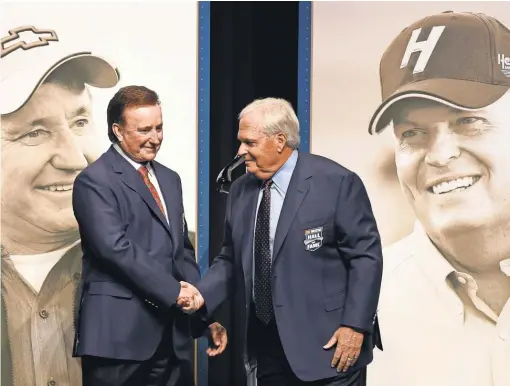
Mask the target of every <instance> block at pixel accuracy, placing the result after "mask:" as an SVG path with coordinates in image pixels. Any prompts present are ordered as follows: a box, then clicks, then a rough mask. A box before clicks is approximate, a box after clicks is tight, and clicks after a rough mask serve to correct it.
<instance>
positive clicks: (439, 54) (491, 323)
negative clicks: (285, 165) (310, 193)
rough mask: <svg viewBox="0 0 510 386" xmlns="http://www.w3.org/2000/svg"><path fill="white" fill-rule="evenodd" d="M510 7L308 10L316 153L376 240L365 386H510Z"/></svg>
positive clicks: (319, 6)
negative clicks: (379, 278)
mask: <svg viewBox="0 0 510 386" xmlns="http://www.w3.org/2000/svg"><path fill="white" fill-rule="evenodd" d="M509 27H510V4H508V2H357V3H354V2H316V3H314V4H313V62H312V64H313V65H312V67H313V73H312V75H313V76H312V122H311V151H312V152H313V153H317V154H321V155H325V156H328V157H330V158H332V159H334V160H336V161H338V162H340V163H342V164H343V165H345V166H347V167H348V168H350V169H351V170H353V171H355V172H357V173H358V174H359V175H360V176H361V178H362V179H363V181H364V182H365V184H366V186H367V190H368V192H369V195H370V199H371V202H372V205H373V209H374V213H375V216H376V219H377V222H378V226H379V229H380V232H381V235H382V240H383V247H384V250H383V254H384V256H383V257H384V274H383V282H382V289H381V296H380V301H379V310H378V315H379V322H380V328H381V335H382V342H383V347H384V350H383V351H380V350H376V351H375V354H374V361H373V363H372V364H370V365H369V369H368V385H369V386H432V385H433V386H504V385H510V367H509V366H508V363H509V359H510V302H509V296H510V277H509V276H510V113H509V112H510V30H509V29H508V28H509Z"/></svg>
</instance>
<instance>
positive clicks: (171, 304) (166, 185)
mask: <svg viewBox="0 0 510 386" xmlns="http://www.w3.org/2000/svg"><path fill="white" fill-rule="evenodd" d="M107 115H108V135H109V137H110V140H111V141H112V143H113V145H112V146H111V147H110V149H109V150H108V151H107V152H106V153H104V154H103V155H102V156H101V157H100V158H99V159H98V160H97V161H96V162H94V163H92V164H91V165H89V166H88V167H87V168H85V169H84V170H83V171H82V172H81V173H80V174H79V176H78V177H77V178H76V180H75V183H74V190H73V208H74V213H75V216H76V219H77V221H78V225H79V229H80V235H81V240H82V249H83V278H82V284H83V295H82V300H81V305H80V309H79V316H78V319H77V327H76V330H77V332H76V338H75V353H74V355H75V356H80V357H82V369H83V385H84V386H102V385H105V386H106V385H108V386H121V385H122V386H131V385H132V386H156V385H157V386H162V385H165V386H167V385H170V384H171V385H179V386H180V385H182V386H191V385H193V376H192V360H193V358H192V357H193V350H192V343H193V342H192V333H191V331H192V329H191V327H192V325H194V326H195V325H196V326H197V327H200V324H202V319H199V318H195V319H196V321H197V322H199V323H198V324H197V323H191V321H190V317H189V316H188V315H186V314H185V313H183V312H182V310H180V309H179V308H178V305H177V300H178V298H179V297H185V296H189V292H190V290H189V289H187V288H182V287H181V284H180V283H179V282H180V281H187V282H188V281H189V282H191V283H197V282H198V281H199V279H200V273H199V270H198V266H197V264H196V262H195V258H194V250H193V246H192V244H191V242H190V240H189V238H188V229H187V224H186V219H185V216H184V209H183V203H182V188H181V181H180V178H179V176H178V174H177V173H175V172H174V171H172V170H170V169H168V168H166V167H164V166H163V165H161V164H160V163H158V162H156V161H155V160H154V158H155V157H156V154H157V153H158V150H159V149H160V146H161V142H162V140H163V120H162V113H161V107H160V104H159V99H158V95H157V94H156V93H155V92H154V91H152V90H149V89H147V88H145V87H141V86H128V87H124V88H122V89H120V90H119V91H118V92H117V93H116V94H115V96H114V97H113V98H112V100H111V101H110V103H109V105H108V111H107ZM197 315H198V314H197ZM204 326H205V324H204ZM210 330H211V334H212V336H213V339H214V340H215V341H221V344H220V345H219V347H217V348H215V349H212V350H211V349H210V350H209V354H210V355H215V354H218V353H220V352H222V351H223V350H224V349H225V346H226V333H225V330H224V328H223V327H221V325H219V324H217V323H213V324H211V325H210ZM196 331H197V332H198V331H199V330H198V329H197V330H196ZM195 336H197V334H195Z"/></svg>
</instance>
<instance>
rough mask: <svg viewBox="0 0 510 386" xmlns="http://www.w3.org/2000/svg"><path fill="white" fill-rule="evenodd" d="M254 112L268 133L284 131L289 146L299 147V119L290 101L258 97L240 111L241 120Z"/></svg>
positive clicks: (271, 134) (270, 134) (273, 133)
mask: <svg viewBox="0 0 510 386" xmlns="http://www.w3.org/2000/svg"><path fill="white" fill-rule="evenodd" d="M252 113H256V114H258V115H259V116H260V118H261V120H262V124H263V126H262V128H263V131H264V132H265V133H266V134H267V135H269V136H273V135H275V134H279V133H283V134H285V136H286V137H287V143H286V145H287V146H288V147H290V148H291V149H297V148H298V147H299V121H298V118H297V116H296V113H295V112H294V109H293V108H292V105H291V104H290V103H289V102H288V101H286V100H285V99H281V98H264V99H256V100H254V101H253V102H251V103H250V104H248V105H247V106H246V107H245V108H244V109H243V110H242V111H241V112H240V113H239V120H241V119H243V118H244V117H245V116H247V115H248V114H252Z"/></svg>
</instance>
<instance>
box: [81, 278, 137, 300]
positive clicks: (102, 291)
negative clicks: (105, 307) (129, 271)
mask: <svg viewBox="0 0 510 386" xmlns="http://www.w3.org/2000/svg"><path fill="white" fill-rule="evenodd" d="M87 292H88V293H89V294H90V295H108V296H113V297H116V298H124V299H130V298H132V297H133V292H132V291H131V290H129V289H127V288H126V287H124V286H123V285H121V284H118V283H114V282H111V281H93V282H91V283H89V288H88V291H87Z"/></svg>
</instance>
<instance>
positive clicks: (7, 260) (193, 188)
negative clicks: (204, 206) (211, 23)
mask: <svg viewBox="0 0 510 386" xmlns="http://www.w3.org/2000/svg"><path fill="white" fill-rule="evenodd" d="M0 17H1V22H0V25H1V31H0V35H1V38H2V41H1V43H2V57H1V59H0V64H1V67H0V78H1V85H0V87H1V91H0V93H1V109H2V110H1V114H2V117H1V118H2V121H1V123H2V127H1V129H2V146H1V156H2V157H1V173H2V176H1V177H2V179H1V188H2V229H1V231H2V234H1V236H2V278H1V279H2V303H1V304H2V315H1V318H2V320H1V322H2V331H1V332H2V382H1V383H2V385H6V386H7V385H12V384H14V385H15V386H25V385H72V386H79V385H81V374H80V373H81V368H80V363H79V361H78V359H73V358H71V349H72V345H73V333H74V331H73V326H72V311H73V309H74V304H73V303H74V301H73V298H74V294H75V292H76V285H77V283H78V282H79V279H80V271H81V250H80V246H79V238H78V237H79V236H78V233H77V224H76V221H75V219H74V216H73V211H72V206H71V189H72V182H73V181H74V178H75V177H76V175H77V173H78V172H79V171H80V170H81V169H83V168H84V167H85V166H86V165H87V164H88V163H90V162H92V161H94V160H95V159H97V157H98V156H99V155H101V154H102V153H103V152H104V151H106V150H107V149H108V146H109V145H110V143H109V140H108V138H107V124H106V107H107V104H108V101H109V100H110V98H111V97H112V96H113V94H114V93H115V92H116V91H117V90H118V89H119V88H120V87H122V86H126V85H131V84H137V85H144V86H147V87H149V88H152V89H153V90H155V91H156V92H157V93H158V94H159V96H160V99H161V105H162V109H163V120H164V141H163V144H162V147H161V150H160V152H159V154H158V156H157V160H158V161H159V162H161V163H163V164H164V165H166V166H168V167H170V168H172V169H174V170H175V171H176V172H178V173H179V174H180V176H181V179H182V185H183V192H184V209H185V214H186V218H187V221H188V226H189V229H190V233H191V237H192V241H193V242H195V237H194V234H195V231H196V222H197V221H196V218H197V208H196V202H197V194H196V192H197V73H198V69H197V61H198V54H197V53H198V44H197V42H198V5H197V3H195V2H189V1H183V2H168V3H164V2H150V1H149V2H148V1H144V2H143V3H142V2H137V3H134V2H124V3H119V2H111V3H108V2H101V3H99V2H85V1H84V2H72V3H64V2H58V3H57V2H53V3H50V2H37V3H30V4H29V3H23V2H11V3H3V4H2V10H1V12H0ZM80 52H91V53H92V54H93V55H99V56H101V57H102V58H104V60H103V59H97V58H90V57H88V58H84V57H82V58H81V59H75V60H73V61H69V63H70V64H68V65H62V66H60V67H59V68H58V69H56V70H55V71H53V72H52V73H51V74H49V76H50V78H51V81H48V83H46V84H44V85H42V86H41V87H40V88H39V89H38V90H37V91H36V92H32V91H33V89H34V88H35V86H36V84H37V83H38V82H39V81H40V79H42V77H43V76H46V75H48V74H47V72H48V71H49V70H50V69H51V68H53V67H55V66H56V65H57V63H59V62H60V61H61V60H63V59H64V58H66V57H68V55H73V54H77V53H80ZM116 70H117V71H118V75H120V78H119V79H117V77H118V75H117V74H116ZM83 81H86V82H88V84H86V88H85V90H84V89H83ZM25 101H26V102H27V103H26V104H24V105H23V103H24V102H25ZM22 105H23V107H22V108H21V109H19V110H18V108H19V107H20V106H22ZM98 226H100V224H98Z"/></svg>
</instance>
